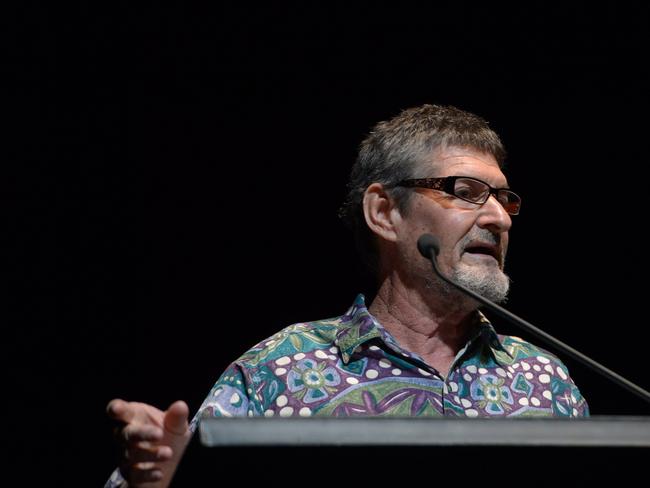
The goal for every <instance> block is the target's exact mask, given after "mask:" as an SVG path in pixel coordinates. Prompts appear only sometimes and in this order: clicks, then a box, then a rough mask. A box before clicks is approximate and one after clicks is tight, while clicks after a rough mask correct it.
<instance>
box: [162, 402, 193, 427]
mask: <svg viewBox="0 0 650 488" xmlns="http://www.w3.org/2000/svg"><path fill="white" fill-rule="evenodd" d="M189 412H190V409H189V407H188V406H187V403H185V402H184V401H182V400H179V401H177V402H174V403H172V404H171V405H170V406H169V408H168V409H167V411H166V412H165V418H164V420H163V425H164V428H165V430H166V431H167V432H169V433H171V434H174V435H183V434H185V432H187V429H188V425H187V417H188V415H189Z"/></svg>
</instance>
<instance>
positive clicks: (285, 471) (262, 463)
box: [173, 416, 650, 488]
mask: <svg viewBox="0 0 650 488" xmlns="http://www.w3.org/2000/svg"><path fill="white" fill-rule="evenodd" d="M197 434H198V435H196V436H195V438H194V439H193V441H192V443H191V445H190V447H189V448H188V452H187V453H186V456H185V458H184V460H183V462H182V463H181V466H180V467H179V470H178V472H177V475H176V477H175V479H174V482H173V486H178V487H181V486H205V487H210V486H215V487H217V486H223V484H224V483H225V481H224V477H223V476H224V473H225V472H226V471H228V472H229V473H235V477H236V478H238V477H239V478H240V479H238V480H237V481H236V482H237V483H238V484H239V483H240V482H241V483H245V486H248V484H249V483H250V484H251V485H253V486H255V485H261V486H267V484H268V485H269V486H276V485H278V486H280V485H296V486H299V485H305V486H311V483H310V482H309V480H310V479H314V477H315V478H316V479H320V480H321V481H325V482H326V484H328V485H330V486H334V487H337V486H341V487H343V486H348V485H349V484H350V483H352V484H353V485H354V486H356V485H358V484H359V483H360V482H362V481H363V483H362V484H364V486H365V485H367V484H368V483H383V484H391V482H390V480H391V479H394V478H393V477H394V476H398V478H399V480H401V483H400V484H401V485H402V486H403V487H404V488H407V487H406V485H404V483H406V484H410V483H413V484H415V483H417V484H422V480H423V477H424V480H425V481H426V479H427V478H428V479H429V482H428V484H437V483H438V482H442V479H456V481H455V483H456V484H455V486H465V485H469V484H471V485H472V486H477V485H483V484H488V485H490V486H496V485H498V486H501V485H503V486H531V485H532V486H549V487H551V486H553V487H556V486H557V487H560V486H589V485H592V484H593V485H594V486H596V485H597V486H602V484H601V483H602V482H603V481H608V480H617V481H619V482H624V483H623V485H621V486H627V485H630V486H632V484H633V485H634V486H647V483H648V475H647V473H648V472H650V417H626V416H619V417H616V416H612V417H609V416H607V417H606V416H603V417H598V416H596V417H591V418H588V419H571V420H564V419H547V418H544V419H542V418H540V419H534V418H533V419H531V418H526V419H494V420H493V419H448V418H432V419H427V418H392V417H391V418H388V417H386V418H382V417H366V418H356V417H350V418H332V417H314V418H294V417H290V418H258V417H255V418H236V419H234V418H218V419H217V418H215V419H205V420H202V421H201V423H200V425H199V430H198V433H197ZM448 477H451V478H448ZM454 477H455V478H454ZM291 480H293V481H291ZM352 480H356V482H353V481H352ZM472 480H473V481H474V483H471V481H472ZM433 481H436V483H433Z"/></svg>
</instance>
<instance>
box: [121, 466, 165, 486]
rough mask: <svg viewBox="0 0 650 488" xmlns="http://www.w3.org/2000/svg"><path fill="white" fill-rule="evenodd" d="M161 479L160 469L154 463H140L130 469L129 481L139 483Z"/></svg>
mask: <svg viewBox="0 0 650 488" xmlns="http://www.w3.org/2000/svg"><path fill="white" fill-rule="evenodd" d="M161 479H162V470H161V469H160V468H159V467H158V466H156V465H155V464H154V463H140V464H137V465H135V466H133V467H132V468H131V470H130V476H129V483H131V484H139V483H147V482H151V481H159V480H161Z"/></svg>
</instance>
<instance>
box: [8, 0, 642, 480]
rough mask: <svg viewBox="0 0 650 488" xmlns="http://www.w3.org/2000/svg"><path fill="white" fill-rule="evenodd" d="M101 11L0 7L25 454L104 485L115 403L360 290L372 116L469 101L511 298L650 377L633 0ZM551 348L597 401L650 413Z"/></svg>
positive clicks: (189, 395) (215, 365)
mask: <svg viewBox="0 0 650 488" xmlns="http://www.w3.org/2000/svg"><path fill="white" fill-rule="evenodd" d="M134 3H135V2H134ZM93 5H94V6H92V7H89V6H82V5H77V6H74V7H62V6H60V5H57V6H44V5H30V6H26V5H24V6H22V7H20V8H19V9H18V10H17V11H14V12H11V13H10V14H9V15H5V16H4V19H3V23H4V24H5V26H4V29H3V33H4V34H3V39H4V40H3V44H4V46H5V47H7V48H8V55H7V56H5V60H6V62H5V63H4V78H5V81H9V82H10V83H9V86H10V88H8V89H6V91H5V97H3V98H6V104H5V105H6V110H5V111H4V113H5V116H6V118H5V121H6V128H5V130H4V135H5V137H4V139H5V144H4V147H5V149H6V151H7V154H6V159H5V161H6V162H5V164H4V165H3V166H4V171H3V173H5V174H6V177H5V178H3V180H4V183H5V184H3V186H5V188H6V189H5V190H4V191H3V207H4V213H5V215H6V216H7V220H6V224H5V232H3V234H4V235H3V237H2V239H3V248H4V252H3V253H2V254H3V265H2V266H3V273H2V275H3V288H4V289H3V295H4V297H5V299H6V304H7V305H6V306H5V307H3V308H4V311H5V319H4V320H3V325H4V334H3V335H4V340H3V343H4V348H3V349H4V351H5V353H4V354H3V363H4V366H3V370H4V372H5V376H6V378H7V379H8V384H5V392H6V393H7V396H5V403H7V404H8V405H9V407H10V408H9V410H10V415H9V417H8V418H7V420H8V423H9V424H10V425H9V427H10V432H11V433H14V432H15V434H16V436H15V437H14V439H15V440H13V441H12V443H13V444H14V446H15V448H14V449H12V452H13V453H14V454H15V455H16V456H17V457H16V460H17V461H18V462H20V466H21V472H22V473H26V474H27V475H28V476H35V475H39V474H43V473H47V471H46V470H45V469H44V468H43V469H36V468H32V467H33V466H38V465H39V463H42V462H46V463H47V464H46V465H47V466H52V468H51V469H57V470H60V471H61V473H59V474H53V475H52V476H54V477H57V476H60V477H63V473H64V472H65V473H68V472H71V470H76V472H77V474H76V476H75V477H74V478H68V480H69V481H70V482H72V484H73V485H76V484H77V483H78V484H79V485H85V486H92V485H95V486H97V485H101V484H102V483H103V482H104V480H105V479H106V477H107V476H108V474H109V473H110V471H111V470H112V467H113V466H114V464H115V457H114V453H113V450H112V439H111V425H110V423H109V422H108V421H107V420H106V418H105V414H104V408H105V405H106V403H107V402H108V401H109V400H110V399H111V398H113V397H121V398H125V399H132V400H140V401H146V402H149V403H153V404H155V405H158V406H160V407H165V406H166V405H168V404H169V403H170V402H172V401H173V400H176V399H179V398H182V399H185V400H186V401H187V402H188V403H189V405H190V408H191V409H192V410H194V409H196V408H197V407H198V406H199V404H200V402H201V401H202V399H203V397H204V396H205V394H206V393H207V391H208V390H209V388H210V386H211V385H212V383H213V382H214V381H215V380H216V379H217V377H218V376H219V375H220V373H221V371H222V370H223V369H224V368H225V367H226V366H227V364H228V363H229V362H230V361H232V360H233V359H234V358H235V357H237V356H238V355H239V354H240V353H242V352H243V351H244V350H246V349H247V348H248V347H250V346H251V345H253V344H255V343H256V342H258V341H259V340H261V339H263V338H265V337H267V336H269V335H271V334H272V333H274V332H275V331H277V330H279V329H280V328H282V327H284V326H286V325H289V324H291V323H293V322H297V321H306V320H315V319H320V318H325V317H331V316H334V315H339V314H340V313H342V312H343V311H345V309H346V308H347V307H348V306H349V305H350V303H351V302H352V300H353V299H354V297H355V294H356V293H358V292H364V293H366V294H367V295H368V296H370V297H371V296H372V292H373V290H372V285H371V282H370V281H369V280H368V279H367V277H365V276H364V275H363V273H362V270H361V267H360V265H359V264H357V260H356V256H355V254H354V250H353V245H352V241H351V238H350V236H349V235H348V233H347V231H346V230H345V228H344V227H343V225H342V224H341V223H340V222H339V221H338V219H337V216H336V214H337V209H338V207H339V205H340V203H341V201H342V200H343V197H344V192H345V188H344V187H345V182H346V178H347V174H348V171H349V168H350V165H351V164H352V162H353V160H354V157H355V154H356V149H357V146H358V144H359V142H360V141H361V139H362V138H363V137H364V135H365V134H366V133H367V131H368V130H369V129H370V128H371V127H372V125H374V124H375V123H376V122H377V121H379V120H383V119H386V118H388V117H391V116H393V115H395V114H397V113H398V112H399V111H400V110H402V109H404V108H407V107H411V106H415V105H420V104H422V103H438V104H452V105H456V106H458V107H460V108H463V109H466V110H469V111H472V112H474V113H477V114H479V115H481V116H483V117H485V118H486V119H488V120H489V121H490V122H491V124H492V126H493V128H494V129H495V130H496V131H497V132H498V133H499V134H500V135H501V136H502V139H503V141H504V143H505V145H506V147H507V149H508V152H509V157H508V169H507V174H508V176H509V180H510V184H511V186H512V187H513V188H514V189H516V191H517V192H518V193H520V194H521V195H523V199H524V200H523V202H524V203H523V208H522V214H521V215H520V216H519V217H517V218H516V221H515V226H514V227H513V230H512V232H511V250H510V254H509V261H508V265H507V267H508V271H509V274H510V275H511V277H512V279H513V289H512V294H511V299H510V301H509V304H508V308H509V309H510V310H512V311H513V312H515V313H517V314H519V315H521V316H523V317H524V318H526V319H527V320H529V321H530V322H532V323H534V324H536V325H538V326H539V327H541V328H543V329H545V330H546V331H548V332H549V333H551V334H553V335H555V336H556V337H558V338H559V339H561V340H563V341H565V342H567V343H569V344H571V345H572V346H573V347H575V348H576V349H578V350H579V351H581V352H583V353H585V354H588V355H590V356H592V357H593V358H594V359H596V360H597V361H599V362H601V363H603V364H605V365H606V366H608V367H610V368H611V369H613V370H615V371H616V372H618V373H620V374H622V375H623V376H625V377H627V378H629V379H630V380H632V381H634V382H636V383H638V384H640V385H641V386H643V387H645V388H650V383H649V382H648V379H647V373H646V369H647V361H646V360H645V358H644V353H645V352H646V351H647V344H646V341H647V339H648V333H647V331H646V327H647V319H646V316H645V314H646V311H645V299H646V298H645V293H644V292H645V291H646V286H645V281H646V273H647V270H648V266H647V264H646V263H647V260H646V247H647V246H646V237H644V236H645V234H646V233H647V229H646V227H647V218H646V216H647V200H648V192H647V189H646V183H645V181H646V178H645V177H643V176H642V174H644V173H645V172H646V166H647V163H648V157H647V154H648V136H647V132H648V129H649V128H650V123H649V121H648V108H650V107H649V105H650V104H649V103H648V102H649V99H648V89H647V87H648V82H649V81H650V80H649V79H648V78H649V77H648V49H647V42H648V15H647V14H648V12H647V8H645V7H628V6H624V5H623V4H621V3H617V4H616V5H612V4H609V5H605V6H602V7H598V8H595V7H594V6H593V5H591V4H590V3H587V2H585V3H575V4H571V5H567V4H565V5H563V6H547V5H542V4H541V3H537V2H532V3H527V6H526V7H511V8H505V7H503V8H495V7H494V6H487V5H484V6H482V7H473V6H472V7H470V6H469V5H462V4H459V3H454V4H453V5H451V4H450V3H429V4H427V6H426V7H424V6H422V5H419V6H412V5H410V4H405V3H401V2H400V3H399V4H398V3H394V4H392V5H388V6H384V7H380V6H378V5H376V4H374V3H354V5H343V4H334V3H322V4H321V3H319V4H310V5H306V4H303V3H300V2H295V3H286V4H283V5H282V6H280V5H274V6H267V7H252V6H251V7H247V6H242V5H240V6H237V5H236V4H235V3H233V2H222V3H219V5H217V6H214V5H213V6H212V7H210V8H195V7H190V6H187V5H184V6H175V7H162V6H160V5H155V6H154V3H149V4H145V5H143V4H140V5H138V6H135V5H129V6H128V7H126V6H125V7H120V6H117V5H116V4H114V3H111V4H110V5H109V4H106V5H103V6H102V5H97V4H93ZM637 280H638V281H637ZM633 281H636V284H633ZM497 328H498V330H500V331H501V332H503V333H513V334H515V335H523V336H524V337H526V336H525V335H524V334H522V333H520V332H519V331H517V330H514V329H513V328H512V327H510V326H509V325H508V324H500V323H498V322H497ZM529 339H530V338H529ZM535 342H536V341H535ZM563 359H564V360H565V362H566V363H567V365H568V366H569V368H570V370H571V373H572V376H573V377H574V379H575V381H576V382H577V383H578V385H579V386H580V387H581V390H582V391H583V393H584V395H585V396H586V397H587V399H588V400H589V402H590V404H591V408H592V413H593V414H595V415H646V414H647V413H648V407H647V406H646V405H644V404H643V403H642V402H641V401H640V400H638V399H637V398H636V397H634V396H633V395H631V394H630V393H627V392H625V391H624V390H621V389H620V388H619V387H617V386H615V385H613V384H611V383H610V382H608V381H606V380H604V379H601V378H599V377H598V376H597V375H596V374H595V373H592V372H590V371H588V370H586V369H585V368H584V367H583V366H581V365H580V364H577V363H574V362H573V361H571V360H570V359H569V358H566V357H563ZM23 466H24V467H23ZM48 476H49V474H48Z"/></svg>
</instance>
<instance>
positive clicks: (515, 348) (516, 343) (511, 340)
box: [499, 335, 569, 380]
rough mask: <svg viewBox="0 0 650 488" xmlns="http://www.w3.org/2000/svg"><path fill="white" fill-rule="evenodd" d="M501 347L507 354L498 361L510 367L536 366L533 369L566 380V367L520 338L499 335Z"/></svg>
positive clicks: (549, 354)
mask: <svg viewBox="0 0 650 488" xmlns="http://www.w3.org/2000/svg"><path fill="white" fill-rule="evenodd" d="M499 340H500V341H501V345H502V346H503V348H504V349H505V351H506V352H507V353H508V354H507V355H505V354H502V355H501V357H500V359H501V360H504V361H505V362H507V363H508V364H510V365H511V366H512V367H514V368H517V367H518V366H522V367H523V368H526V367H527V366H528V367H531V366H537V367H536V368H535V369H536V370H537V369H541V370H545V371H547V372H548V373H550V374H552V375H557V376H559V377H560V378H561V379H563V380H566V379H568V377H569V372H568V369H567V367H566V365H565V364H564V363H563V362H562V360H560V358H558V357H557V356H556V355H555V354H553V353H551V352H549V351H547V350H546V349H543V348H541V347H539V346H537V345H535V344H532V343H531V342H528V341H526V340H524V339H522V338H521V337H517V336H506V335H499Z"/></svg>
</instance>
